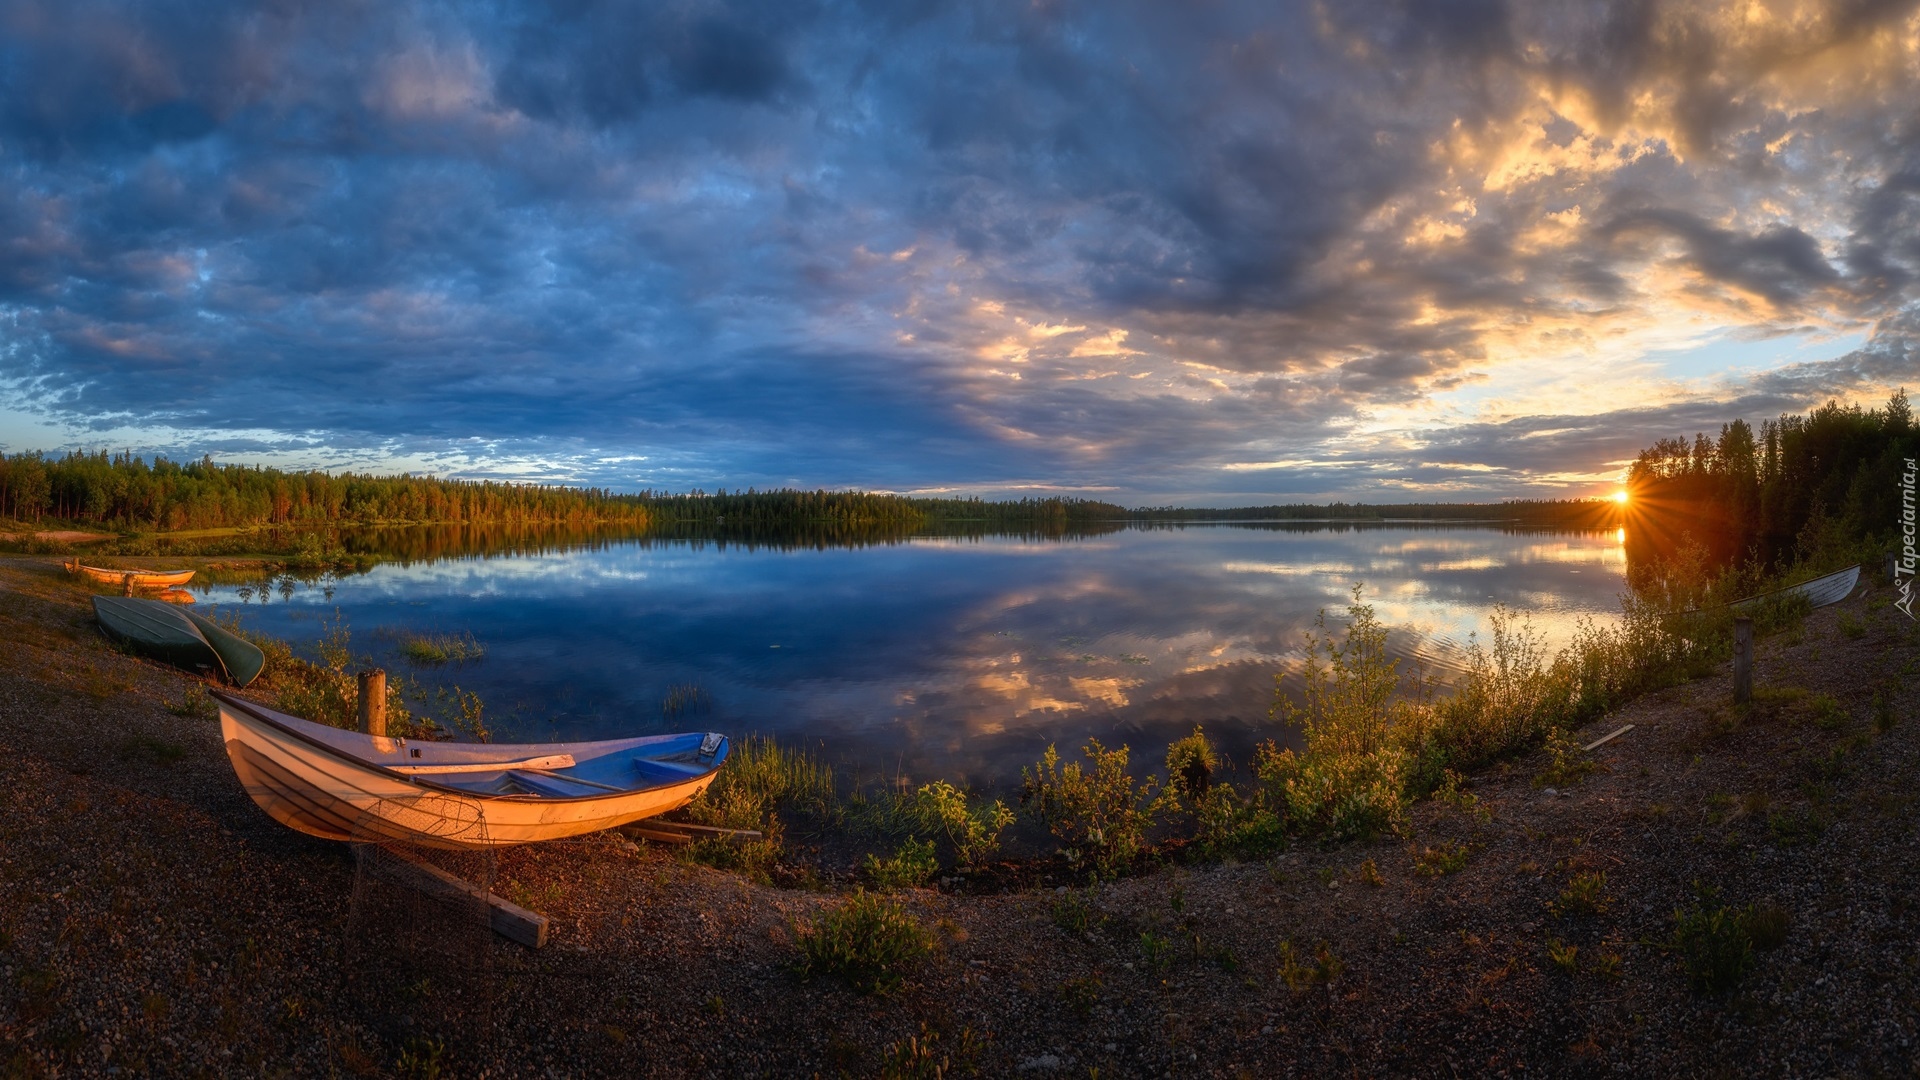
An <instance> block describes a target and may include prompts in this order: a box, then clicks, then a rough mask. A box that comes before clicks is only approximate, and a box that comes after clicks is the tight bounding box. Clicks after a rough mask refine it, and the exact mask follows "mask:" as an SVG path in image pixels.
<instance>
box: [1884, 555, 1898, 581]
mask: <svg viewBox="0 0 1920 1080" xmlns="http://www.w3.org/2000/svg"><path fill="white" fill-rule="evenodd" d="M1899 558H1900V556H1899V555H1898V554H1896V553H1894V552H1891V551H1889V552H1887V580H1888V581H1889V582H1892V583H1893V584H1895V585H1898V584H1899V583H1900V574H1899V572H1898V571H1896V570H1895V569H1894V564H1895V563H1896V562H1897V561H1899Z"/></svg>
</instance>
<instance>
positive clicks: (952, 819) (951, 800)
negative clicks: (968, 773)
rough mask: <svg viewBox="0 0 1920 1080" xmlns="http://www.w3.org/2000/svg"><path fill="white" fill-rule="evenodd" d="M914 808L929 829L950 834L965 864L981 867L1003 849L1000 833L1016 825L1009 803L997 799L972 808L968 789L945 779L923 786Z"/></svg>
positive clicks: (956, 852)
mask: <svg viewBox="0 0 1920 1080" xmlns="http://www.w3.org/2000/svg"><path fill="white" fill-rule="evenodd" d="M914 809H915V811H916V812H917V813H918V814H919V816H920V818H921V820H922V821H924V822H925V823H926V824H927V826H928V827H929V828H938V829H941V830H942V831H944V832H945V833H946V834H947V839H948V841H950V842H951V843H952V844H953V850H954V855H955V857H956V858H957V859H958V860H959V862H960V864H961V865H962V866H978V865H979V864H980V863H981V862H982V861H984V860H985V859H986V858H987V857H988V856H990V855H992V854H993V853H994V852H996V851H998V850H1000V833H1001V832H1002V831H1004V830H1005V829H1006V827H1007V826H1009V825H1011V824H1013V811H1011V810H1009V809H1007V804H1006V803H1003V802H1001V801H1000V800H999V799H995V800H993V802H992V803H989V804H986V805H982V806H980V807H977V808H974V807H969V806H968V805H967V795H966V792H963V791H961V790H960V789H958V788H956V787H954V786H953V785H952V784H949V783H947V782H946V781H945V780H936V781H934V782H933V783H931V784H928V785H926V786H925V787H922V788H921V789H920V790H919V792H918V793H917V794H916V795H915V797H914Z"/></svg>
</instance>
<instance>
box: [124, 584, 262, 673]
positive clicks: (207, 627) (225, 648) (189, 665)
mask: <svg viewBox="0 0 1920 1080" xmlns="http://www.w3.org/2000/svg"><path fill="white" fill-rule="evenodd" d="M93 617H94V618H95V619H98V620H99V622H100V629H101V630H103V631H105V632H106V635H107V636H108V637H110V638H112V639H113V640H115V641H117V642H119V643H121V644H122V645H125V646H127V647H128V648H130V649H132V650H133V651H135V652H137V653H140V654H141V655H143V656H151V657H153V658H154V659H155V660H164V661H165V662H167V663H169V664H172V665H173V666H174V667H178V668H185V669H186V670H188V671H193V672H199V673H202V674H214V675H217V676H219V677H220V678H222V679H225V680H227V681H229V682H231V683H233V684H234V685H235V686H245V685H247V684H248V683H250V682H252V681H253V680H254V679H255V678H258V677H259V675H260V669H261V668H263V667H265V666H266V664H267V658H266V656H265V655H264V654H263V653H261V651H260V650H259V648H258V647H256V646H255V645H254V644H253V643H252V642H249V641H246V640H244V639H242V638H240V637H237V636H235V635H233V634H231V633H229V632H227V631H225V630H222V629H221V628H220V627H218V626H216V625H214V624H213V623H211V622H209V621H208V620H206V619H203V618H201V617H200V616H198V615H194V614H191V613H189V612H185V611H182V610H180V609H179V608H177V607H174V606H173V605H171V604H166V603H162V602H161V601H158V600H146V599H141V598H138V597H131V596H96V597H94V598H93Z"/></svg>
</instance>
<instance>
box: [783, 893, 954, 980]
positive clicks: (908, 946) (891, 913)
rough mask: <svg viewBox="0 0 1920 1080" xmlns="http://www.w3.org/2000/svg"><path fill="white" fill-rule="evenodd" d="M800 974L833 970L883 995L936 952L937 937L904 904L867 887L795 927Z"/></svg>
mask: <svg viewBox="0 0 1920 1080" xmlns="http://www.w3.org/2000/svg"><path fill="white" fill-rule="evenodd" d="M793 934H794V941H795V944H796V945H797V946H798V947H799V950H800V959H799V961H798V962H797V963H796V964H795V970H796V971H797V972H798V973H799V974H800V976H801V978H812V977H813V976H816V975H833V976H837V977H839V978H842V979H845V980H846V982H847V984H848V985H849V986H851V987H853V988H854V989H855V990H857V991H859V992H860V993H863V994H885V993H888V992H890V991H892V990H893V989H894V988H896V987H898V986H899V985H900V983H901V981H902V980H903V979H904V978H905V977H906V975H907V974H908V973H909V972H910V971H911V970H912V969H913V968H914V967H916V966H917V965H918V964H919V963H920V962H921V961H923V960H925V959H926V958H927V957H928V956H929V955H931V954H932V953H933V936H932V935H931V934H930V933H928V932H927V930H926V928H925V927H923V926H921V925H920V922H919V920H917V919H915V918H914V917H913V915H912V914H911V913H909V912H908V911H907V910H906V909H905V908H903V907H901V906H900V905H899V904H897V903H895V902H894V901H892V900H888V899H886V898H884V897H881V896H876V895H874V894H873V893H869V892H866V891H865V890H861V891H857V892H855V893H854V894H853V895H852V896H851V897H848V898H847V900H846V901H845V902H844V903H842V904H840V905H839V906H838V907H834V908H830V909H828V910H827V911H825V912H824V913H822V914H821V915H820V916H819V917H818V918H816V919H815V920H813V922H812V923H809V924H806V925H801V924H798V923H796V924H795V925H794V927H793Z"/></svg>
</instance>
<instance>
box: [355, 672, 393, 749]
mask: <svg viewBox="0 0 1920 1080" xmlns="http://www.w3.org/2000/svg"><path fill="white" fill-rule="evenodd" d="M360 730H361V731H364V732H366V733H367V734H369V735H381V736H384V735H386V733H387V673H386V672H384V671H382V670H380V669H379V668H374V669H372V670H370V671H363V672H361V673H360Z"/></svg>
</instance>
